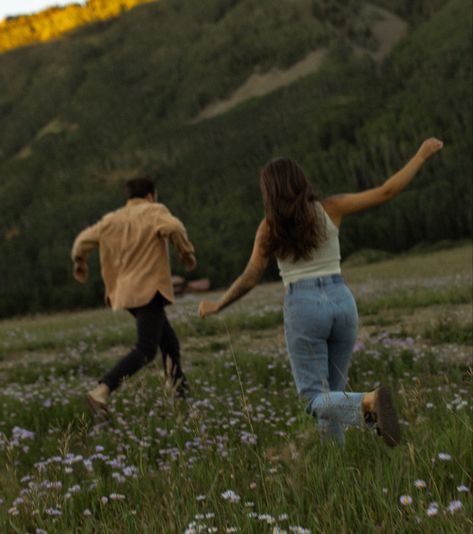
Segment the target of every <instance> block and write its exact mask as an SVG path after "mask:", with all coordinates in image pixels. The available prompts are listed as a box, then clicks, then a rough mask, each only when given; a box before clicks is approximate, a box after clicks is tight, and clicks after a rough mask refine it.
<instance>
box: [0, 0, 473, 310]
mask: <svg viewBox="0 0 473 534" xmlns="http://www.w3.org/2000/svg"><path fill="white" fill-rule="evenodd" d="M377 3H378V4H379V5H383V6H384V7H389V6H388V4H393V6H394V7H395V8H396V12H397V13H398V14H399V15H400V16H404V17H406V18H407V20H408V22H409V24H410V30H409V32H408V34H407V36H406V37H405V38H404V39H403V41H402V42H401V43H400V44H399V45H398V46H397V47H396V48H395V49H394V50H393V52H392V53H391V54H390V56H389V57H388V58H387V59H386V60H385V62H384V63H383V64H382V65H379V64H377V63H375V62H374V61H373V60H372V59H371V58H370V57H369V56H368V55H366V56H362V55H360V54H355V53H354V52H353V47H352V44H353V43H354V42H355V43H357V45H358V46H361V45H363V43H369V46H370V47H371V46H373V42H372V36H370V35H367V26H366V25H364V24H363V21H362V20H358V21H357V20H356V17H360V16H362V15H361V11H360V10H359V9H358V8H357V6H356V5H355V4H356V2H351V0H346V1H342V0H339V1H336V0H326V1H325V0H324V2H315V0H314V1H311V0H310V1H309V0H281V2H274V1H273V0H203V1H202V2H200V3H199V4H197V3H195V2H193V1H191V0H179V1H174V2H167V1H165V0H161V1H160V2H156V3H150V4H148V5H144V6H140V7H139V8H137V9H132V10H130V11H128V12H126V13H124V14H123V15H122V16H121V17H119V18H116V19H113V21H111V22H110V23H107V24H106V25H103V24H95V25H88V26H85V27H84V28H82V29H80V30H77V31H75V32H74V33H73V34H71V35H70V36H68V37H64V38H63V39H61V40H58V41H54V42H51V43H46V44H42V45H37V46H31V47H24V48H21V49H18V50H12V51H9V52H7V53H4V54H2V55H0V120H1V122H2V129H1V130H0V201H1V205H2V210H1V211H0V280H1V283H0V317H6V316H12V315H18V314H23V313H33V312H37V311H41V310H52V309H67V308H74V307H81V306H95V305H101V304H102V303H103V300H102V291H103V290H102V283H101V280H100V273H99V270H98V268H97V256H96V255H95V256H93V258H92V265H91V275H92V276H91V280H90V283H89V284H88V285H87V286H85V287H83V286H79V285H78V284H77V283H75V282H74V280H73V279H72V277H71V265H70V260H69V250H70V246H71V243H72V240H73V238H74V236H75V235H76V233H77V232H79V231H80V230H81V229H82V228H83V227H84V226H86V225H88V224H91V223H93V222H95V221H96V220H97V219H98V218H99V217H100V216H101V214H103V213H104V212H106V211H107V210H110V209H114V208H116V207H118V206H120V205H121V204H122V203H123V202H124V200H125V197H124V192H123V182H124V181H125V179H126V178H129V177H131V176H136V175H139V174H144V173H148V174H150V175H151V176H153V177H154V178H155V179H156V182H157V185H158V191H159V197H160V199H161V200H162V201H163V202H165V203H166V204H167V205H168V206H169V207H170V209H171V210H172V211H173V212H174V213H175V214H176V215H177V216H178V217H180V218H181V219H182V220H183V221H184V222H185V224H186V225H187V227H188V229H189V234H190V237H191V239H192V241H193V242H194V243H195V245H196V248H197V255H198V262H199V266H198V271H197V272H196V273H195V276H196V277H200V276H206V277H209V278H210V279H211V281H212V283H213V284H214V286H220V285H224V284H226V283H228V282H229V281H230V280H231V279H232V278H233V277H234V276H235V275H236V274H238V273H239V272H240V271H241V269H242V268H243V267H244V265H245V263H246V261H247V259H248V255H249V253H250V250H251V245H252V239H253V236H254V231H255V228H256V226H257V224H258V222H259V220H260V218H261V217H262V203H261V198H260V192H259V185H258V172H259V169H260V168H261V166H262V165H263V164H264V163H265V161H266V160H267V159H269V158H271V157H274V156H277V155H289V156H291V157H294V158H295V159H297V160H298V161H299V162H300V163H301V164H302V165H303V167H304V168H305V170H306V172H307V174H308V175H309V176H310V178H311V179H312V180H313V182H314V185H315V187H316V188H317V189H318V190H319V191H320V193H321V194H322V195H329V194H332V193H335V192H344V191H356V190H361V189H364V188H366V187H370V186H373V185H375V184H379V183H381V181H382V180H383V179H385V178H386V177H388V176H389V175H390V174H392V173H393V172H395V171H396V170H397V169H398V168H399V167H400V166H401V165H402V164H403V163H404V162H405V161H406V160H407V159H408V158H409V157H411V156H412V155H413V154H414V152H415V151H416V150H417V147H418V145H419V143H420V142H421V141H422V140H423V139H424V138H426V137H430V136H432V135H436V136H438V137H441V138H442V139H443V140H444V142H445V149H444V150H443V152H442V154H441V156H440V157H439V158H437V159H436V160H435V162H431V163H429V164H428V165H427V166H426V168H425V169H424V170H423V171H422V173H421V174H420V175H419V177H418V178H417V179H416V180H415V181H414V183H413V184H412V186H411V187H410V188H409V189H408V190H407V191H406V192H405V193H404V194H403V195H401V196H400V197H399V198H398V199H396V200H395V201H394V202H392V203H391V204H389V205H387V206H384V207H382V208H379V209H377V210H374V211H372V212H369V213H366V214H362V215H359V216H354V217H352V218H350V219H349V220H347V223H346V224H345V225H344V227H343V232H342V252H343V255H344V257H347V256H348V255H349V254H351V253H352V252H355V251H357V250H359V249H360V248H376V249H382V250H387V251H390V252H398V251H403V250H406V249H409V248H410V247H413V246H415V245H418V244H419V243H434V242H437V241H440V240H445V239H448V240H454V239H461V238H465V237H469V236H471V229H472V227H471V197H472V190H471V171H472V169H471V148H472V146H471V145H472V142H471V141H472V124H471V114H472V109H471V104H472V102H471V74H472V72H471V71H472V66H471V29H472V21H471V6H470V5H469V2H468V1H467V0H443V1H440V0H436V1H434V0H432V1H431V2H427V1H426V0H414V1H412V2H409V5H410V6H411V10H410V11H409V10H408V9H407V4H408V3H407V2H404V1H401V0H399V1H396V2H385V1H379V2H377ZM314 6H317V7H316V9H314ZM393 6H391V7H393ZM320 9H323V10H325V11H320ZM344 13H345V18H346V22H343V20H342V19H343V14H344ZM250 14H251V16H250ZM340 17H341V18H340ZM348 19H350V22H348ZM350 28H351V30H350ZM354 28H356V29H357V30H356V31H355V32H354V31H353V29H354ZM341 29H342V30H343V31H341ZM357 31H359V32H360V33H357ZM368 33H369V32H368ZM320 47H324V48H326V49H327V51H328V55H327V59H326V60H325V62H324V64H323V65H322V68H321V69H320V70H319V71H318V72H316V73H314V74H311V75H309V76H307V77H305V78H303V79H301V80H299V81H297V82H295V83H293V84H291V85H289V86H287V87H285V88H283V89H280V90H278V91H275V92H273V93H271V94H268V95H267V96H264V97H261V98H255V99H251V100H248V101H246V102H244V103H242V104H240V105H239V106H238V107H236V108H234V109H232V110H231V111H229V112H228V113H225V114H222V115H220V116H217V117H215V118H212V119H209V120H203V121H198V122H195V120H194V119H195V117H196V116H197V115H198V114H199V112H200V111H201V110H202V109H203V108H204V107H205V106H206V105H207V104H209V103H211V102H213V101H215V100H218V99H221V98H225V97H226V96H228V95H229V94H231V93H232V91H233V90H235V89H236V88H237V87H239V86H240V85H241V84H242V83H243V82H244V81H245V80H246V79H247V78H248V76H249V75H250V74H251V73H252V72H254V70H255V69H256V68H257V69H258V70H259V71H261V72H264V71H265V70H268V69H270V68H272V67H274V66H276V67H279V68H284V67H286V66H288V65H291V64H292V63H294V62H295V61H297V60H298V59H300V58H302V57H304V55H305V54H306V53H307V52H308V51H310V50H314V49H317V48H320ZM176 266H177V264H176ZM274 274H275V273H274V268H273V270H272V271H271V270H270V272H269V273H268V276H269V277H271V276H274Z"/></svg>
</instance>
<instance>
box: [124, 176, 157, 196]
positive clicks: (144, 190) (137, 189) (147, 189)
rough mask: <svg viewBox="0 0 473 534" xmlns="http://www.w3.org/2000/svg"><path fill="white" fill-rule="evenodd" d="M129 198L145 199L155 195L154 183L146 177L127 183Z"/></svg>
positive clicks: (133, 179)
mask: <svg viewBox="0 0 473 534" xmlns="http://www.w3.org/2000/svg"><path fill="white" fill-rule="evenodd" d="M125 188H126V190H127V192H128V198H145V197H147V196H148V195H149V194H150V193H151V194H152V195H154V191H155V190H154V183H153V182H152V181H151V180H150V179H149V178H146V177H144V176H143V177H141V178H132V179H131V180H128V181H127V182H126V183H125Z"/></svg>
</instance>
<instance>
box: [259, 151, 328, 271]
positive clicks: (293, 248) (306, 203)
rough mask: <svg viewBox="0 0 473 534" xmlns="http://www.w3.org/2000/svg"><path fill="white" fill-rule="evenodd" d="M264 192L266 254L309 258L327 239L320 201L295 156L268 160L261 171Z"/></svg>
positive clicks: (283, 257) (294, 259)
mask: <svg viewBox="0 0 473 534" xmlns="http://www.w3.org/2000/svg"><path fill="white" fill-rule="evenodd" d="M260 185H261V193H262V195H263V202H264V209H265V214H266V222H267V225H268V232H267V234H266V238H265V240H264V242H263V244H262V245H263V249H264V253H265V255H266V256H267V257H271V256H273V255H274V256H276V257H277V258H280V259H286V258H288V257H290V258H291V259H292V260H293V261H297V260H300V259H305V260H307V259H309V258H310V257H311V255H312V253H313V251H314V249H316V248H318V247H319V246H320V244H321V243H322V242H323V241H324V240H325V238H326V228H325V218H324V216H323V212H322V211H321V210H319V209H317V207H316V204H315V202H316V201H317V200H319V198H318V196H317V195H316V193H315V192H314V189H313V187H312V185H311V183H310V182H309V180H308V179H307V178H306V176H305V174H304V171H303V170H302V168H301V167H300V166H299V165H298V164H297V163H296V162H295V161H294V160H292V159H289V158H278V159H274V160H271V161H269V162H268V163H266V165H265V166H264V167H263V170H262V171H261V181H260Z"/></svg>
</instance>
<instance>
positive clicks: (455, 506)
mask: <svg viewBox="0 0 473 534" xmlns="http://www.w3.org/2000/svg"><path fill="white" fill-rule="evenodd" d="M462 508H463V504H462V502H461V501H450V503H449V505H448V507H447V511H448V512H450V513H451V514H453V513H454V512H456V511H457V510H461V509H462Z"/></svg>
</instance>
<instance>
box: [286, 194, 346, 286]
mask: <svg viewBox="0 0 473 534" xmlns="http://www.w3.org/2000/svg"><path fill="white" fill-rule="evenodd" d="M317 209H320V210H321V211H322V213H323V215H324V217H325V221H326V222H325V224H326V232H327V239H326V240H325V241H324V242H323V243H322V244H321V245H320V246H319V248H317V249H316V250H314V252H313V254H312V256H311V258H310V259H308V260H304V259H300V260H298V261H293V260H291V257H290V256H289V257H288V258H286V259H284V260H282V259H280V258H277V262H278V267H279V274H280V275H281V278H282V281H283V283H284V285H285V286H286V287H287V286H288V285H289V284H290V283H291V282H297V281H298V280H303V279H306V278H317V277H319V276H327V275H329V274H340V273H341V269H340V258H341V256H340V241H339V239H338V228H337V227H336V226H335V224H334V223H333V222H332V219H330V217H329V216H328V215H327V212H326V211H325V210H324V208H323V207H322V205H321V204H320V202H317Z"/></svg>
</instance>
